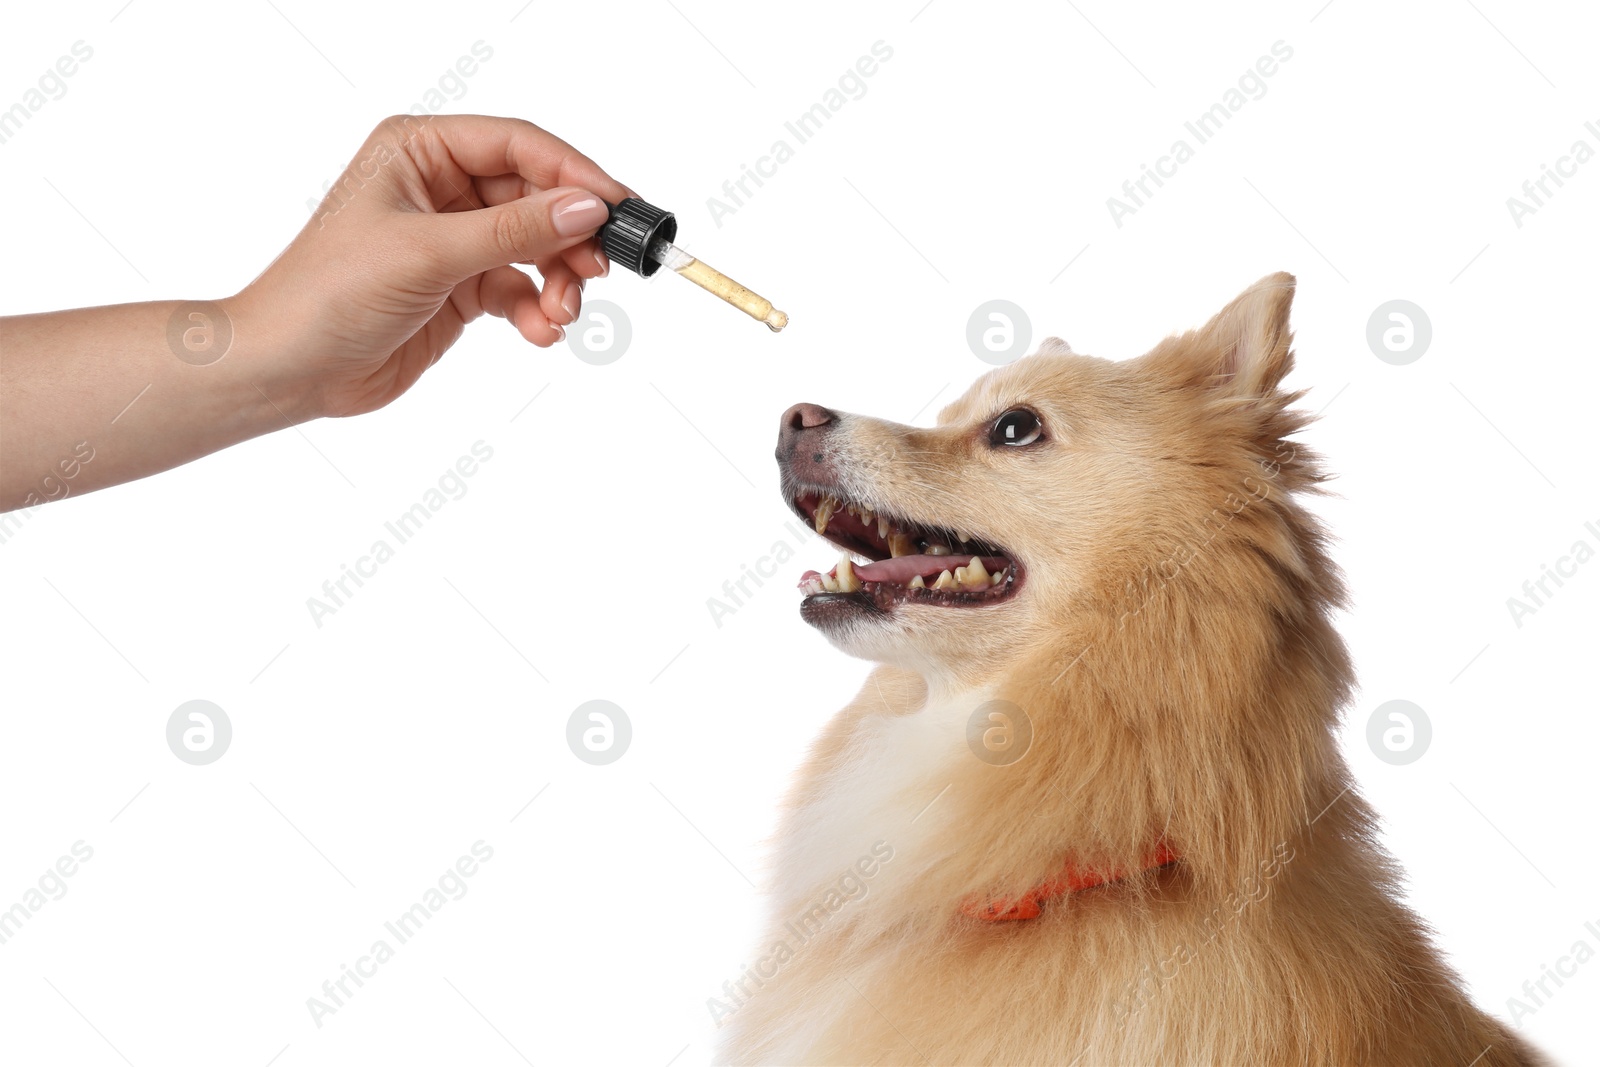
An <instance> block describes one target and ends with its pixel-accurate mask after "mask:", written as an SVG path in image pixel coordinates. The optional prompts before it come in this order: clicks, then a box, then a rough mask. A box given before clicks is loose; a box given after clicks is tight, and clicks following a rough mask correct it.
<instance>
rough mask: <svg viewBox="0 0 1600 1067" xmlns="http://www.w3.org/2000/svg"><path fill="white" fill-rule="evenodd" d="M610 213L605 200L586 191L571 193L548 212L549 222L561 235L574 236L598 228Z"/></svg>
mask: <svg viewBox="0 0 1600 1067" xmlns="http://www.w3.org/2000/svg"><path fill="white" fill-rule="evenodd" d="M609 215H610V211H609V210H608V209H607V208H606V205H605V201H603V200H601V199H600V198H599V197H594V196H590V195H589V194H588V193H571V194H569V195H568V196H566V197H565V198H563V199H562V200H561V201H560V202H558V203H557V204H556V206H555V210H554V211H552V212H551V213H550V224H551V225H552V226H554V227H555V230H556V233H558V234H560V235H561V236H562V237H576V236H578V235H579V234H581V233H592V232H593V231H595V230H598V229H599V228H600V226H601V225H602V224H603V223H604V222H605V221H606V218H607V217H608V216H609Z"/></svg>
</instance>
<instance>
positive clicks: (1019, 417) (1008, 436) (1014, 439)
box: [989, 408, 1044, 447]
mask: <svg viewBox="0 0 1600 1067" xmlns="http://www.w3.org/2000/svg"><path fill="white" fill-rule="evenodd" d="M1043 432H1044V427H1043V426H1041V425H1039V416H1037V415H1035V414H1034V413H1033V412H1031V411H1028V410H1026V409H1024V408H1017V409H1016V410H1015V411H1008V412H1006V413H1005V414H1004V415H1001V416H1000V417H999V418H998V419H996V420H995V422H994V428H993V429H992V430H990V431H989V443H990V444H991V445H994V446H996V447H999V446H1000V445H1031V444H1033V443H1034V442H1035V441H1037V440H1038V439H1039V435H1040V434H1041V433H1043Z"/></svg>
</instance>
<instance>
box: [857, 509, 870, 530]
mask: <svg viewBox="0 0 1600 1067" xmlns="http://www.w3.org/2000/svg"><path fill="white" fill-rule="evenodd" d="M858 514H859V515H860V516H861V525H863V526H865V527H866V528H867V529H869V530H870V529H872V509H871V508H869V507H867V506H866V505H865V504H862V505H861V510H860V511H859V512H858Z"/></svg>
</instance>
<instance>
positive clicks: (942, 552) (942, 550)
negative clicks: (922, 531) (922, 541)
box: [927, 545, 950, 556]
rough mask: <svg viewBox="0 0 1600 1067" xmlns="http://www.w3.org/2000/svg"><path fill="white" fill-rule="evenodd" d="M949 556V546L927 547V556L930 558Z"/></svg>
mask: <svg viewBox="0 0 1600 1067" xmlns="http://www.w3.org/2000/svg"><path fill="white" fill-rule="evenodd" d="M949 554H950V549H949V546H947V545H929V546H928V551H927V555H930V556H948V555H949Z"/></svg>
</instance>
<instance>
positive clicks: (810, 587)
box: [800, 578, 826, 596]
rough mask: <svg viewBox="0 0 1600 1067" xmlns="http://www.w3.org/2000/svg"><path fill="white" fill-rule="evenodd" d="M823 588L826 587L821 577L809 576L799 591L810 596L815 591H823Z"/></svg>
mask: <svg viewBox="0 0 1600 1067" xmlns="http://www.w3.org/2000/svg"><path fill="white" fill-rule="evenodd" d="M825 588H826V587H825V586H823V584H822V579H821V578H811V579H808V580H807V581H806V584H804V585H802V586H801V587H800V592H802V593H804V594H805V595H806V596H812V595H814V594H816V593H821V592H823V591H824V590H825Z"/></svg>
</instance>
